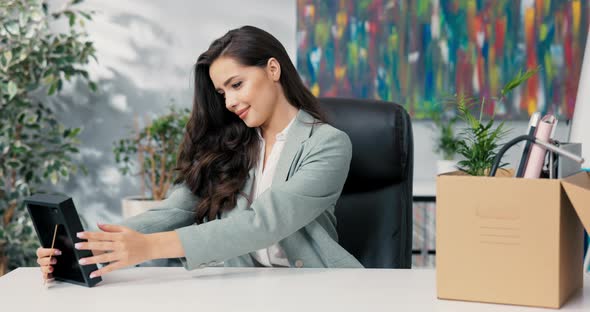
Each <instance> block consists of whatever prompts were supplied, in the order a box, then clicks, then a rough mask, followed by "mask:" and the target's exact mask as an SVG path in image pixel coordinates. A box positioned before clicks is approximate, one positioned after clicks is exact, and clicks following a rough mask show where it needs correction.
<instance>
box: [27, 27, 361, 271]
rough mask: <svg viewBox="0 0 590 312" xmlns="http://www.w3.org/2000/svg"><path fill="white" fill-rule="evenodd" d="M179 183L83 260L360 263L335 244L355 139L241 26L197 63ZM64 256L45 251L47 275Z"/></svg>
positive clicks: (276, 48) (267, 45)
mask: <svg viewBox="0 0 590 312" xmlns="http://www.w3.org/2000/svg"><path fill="white" fill-rule="evenodd" d="M193 102H194V103H193V110H192V113H191V118H190V120H189V122H188V124H187V126H186V134H185V136H184V140H183V143H182V145H181V147H180V152H179V155H178V161H177V168H176V169H177V171H178V176H179V177H178V179H177V180H176V183H175V184H176V187H175V188H174V190H173V192H172V193H171V195H170V196H169V197H168V198H167V199H166V200H164V201H162V202H161V204H160V206H159V207H160V208H156V209H153V210H150V211H148V212H146V213H143V214H141V215H139V216H136V217H133V218H130V219H128V220H125V222H124V223H123V224H121V225H103V224H99V228H100V229H101V230H102V232H81V233H78V237H80V238H82V239H86V240H87V242H83V243H78V244H76V248H78V249H88V250H92V251H93V254H94V256H92V257H89V258H86V259H82V260H81V264H83V265H87V264H93V263H105V262H109V265H107V266H104V267H102V268H101V269H99V270H97V271H95V272H93V273H92V274H91V277H96V276H101V275H104V274H106V273H108V272H111V271H113V270H116V269H119V268H122V267H126V266H130V265H134V264H137V263H141V262H144V261H148V260H152V259H160V258H175V257H178V258H181V261H182V262H183V264H184V266H185V268H187V269H189V270H191V269H195V268H199V267H205V266H207V265H213V264H216V263H218V262H221V261H223V262H224V264H225V265H226V266H283V267H362V265H361V264H360V263H359V262H358V261H357V260H356V259H355V258H354V257H353V256H351V255H350V254H349V253H348V252H346V251H345V250H344V249H343V248H342V247H341V246H339V245H338V243H337V234H336V228H335V223H336V220H335V217H334V206H335V205H336V201H337V199H338V197H339V196H340V192H341V191H342V187H343V185H344V181H345V180H346V176H347V174H348V169H349V165H350V158H351V144H350V140H349V138H348V136H347V135H346V134H345V133H343V132H342V131H339V130H337V129H335V128H333V127H332V126H330V125H328V124H326V123H325V121H324V118H323V116H322V114H321V113H320V112H319V109H318V103H317V100H316V99H315V97H314V96H313V95H312V94H311V93H310V92H309V90H307V89H306V88H305V86H304V85H303V83H302V82H301V79H300V78H299V75H298V73H297V71H296V69H295V67H294V66H293V64H292V62H291V61H290V59H289V57H288V55H287V52H286V51H285V48H284V47H283V46H282V45H281V43H280V42H279V41H278V40H277V39H276V38H274V37H273V36H272V35H270V34H269V33H267V32H265V31H263V30H261V29H258V28H255V27H252V26H244V27H242V28H239V29H234V30H231V31H229V32H228V33H227V34H225V35H224V36H223V37H221V38H219V39H217V40H215V41H214V42H213V43H212V44H211V46H210V47H209V49H208V50H207V51H205V52H204V53H203V54H201V56H199V59H198V61H197V64H196V66H195V94H194V101H193ZM52 251H54V252H56V254H58V251H57V250H51V249H48V248H40V249H39V250H38V251H37V255H38V263H39V264H40V265H41V269H42V271H43V273H44V277H45V278H47V277H48V274H49V273H51V272H52V266H51V264H54V263H55V261H59V255H58V256H57V257H53V258H52V261H53V262H52V263H49V255H50V254H51V253H52Z"/></svg>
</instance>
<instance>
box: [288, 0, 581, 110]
mask: <svg viewBox="0 0 590 312" xmlns="http://www.w3.org/2000/svg"><path fill="white" fill-rule="evenodd" d="M589 2H590V1H586V0H373V1H366V0H360V1H352V0H328V1H326V0H321V1H320V0H298V2H297V67H298V70H299V72H300V75H301V77H302V79H303V80H304V82H305V83H306V85H307V86H308V87H309V88H310V89H311V90H312V92H313V93H314V94H315V95H316V96H322V97H354V98H371V99H381V100H386V101H392V102H395V103H399V104H401V105H403V106H404V107H405V108H406V109H407V110H408V112H409V113H410V114H411V115H412V116H413V117H414V118H418V119H423V118H429V116H431V115H430V113H431V112H433V111H435V110H437V109H440V103H441V100H442V99H444V98H445V97H448V96H449V95H452V94H457V93H462V94H466V95H473V96H478V97H480V98H485V99H486V105H485V106H484V114H485V116H487V117H491V116H495V117H496V118H502V119H515V120H525V119H527V118H528V116H530V114H532V113H533V112H535V111H540V112H542V113H553V114H555V115H557V116H558V118H560V119H562V120H564V119H571V117H572V114H573V111H574V104H575V99H576V93H577V88H578V81H579V77H580V71H581V67H582V60H583V54H584V47H585V42H586V37H587V35H588V15H589V12H590V10H589V4H588V3H589ZM532 68H539V69H540V70H539V72H538V74H537V75H535V76H533V77H532V78H531V79H529V80H528V81H527V82H525V83H524V84H523V85H521V86H520V87H519V88H517V89H516V90H515V91H514V92H512V93H511V94H510V95H509V97H508V98H506V99H504V100H498V99H497V96H498V95H500V91H501V89H502V87H503V86H504V84H505V83H506V82H508V81H509V80H510V79H511V78H512V77H514V76H515V75H516V74H517V73H518V72H519V71H520V70H523V71H524V70H526V69H532Z"/></svg>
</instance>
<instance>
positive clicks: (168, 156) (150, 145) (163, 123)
mask: <svg viewBox="0 0 590 312" xmlns="http://www.w3.org/2000/svg"><path fill="white" fill-rule="evenodd" d="M189 116H190V110H189V109H187V108H185V109H181V110H177V109H176V108H175V107H174V106H173V105H171V106H170V111H169V113H167V114H166V115H164V116H161V117H158V118H156V119H154V120H152V121H150V122H149V124H148V125H147V126H145V127H144V128H142V129H138V127H137V123H136V127H135V131H133V133H132V135H131V136H130V137H128V138H124V139H120V140H118V141H116V142H114V143H113V145H114V147H113V152H114V154H115V161H116V162H117V164H119V170H120V171H121V173H123V174H124V175H126V174H133V175H138V176H139V178H140V180H141V185H142V194H143V195H144V196H145V197H146V198H151V199H154V200H161V199H163V198H164V197H165V196H166V192H167V191H168V189H169V187H170V185H171V184H172V182H173V181H174V174H173V169H174V167H175V166H176V156H177V149H178V147H179V146H180V144H181V143H182V138H183V136H184V128H185V127H186V124H187V122H188V119H189ZM134 168H137V169H136V172H132V171H133V169H134ZM146 185H147V188H148V189H149V193H148V192H146Z"/></svg>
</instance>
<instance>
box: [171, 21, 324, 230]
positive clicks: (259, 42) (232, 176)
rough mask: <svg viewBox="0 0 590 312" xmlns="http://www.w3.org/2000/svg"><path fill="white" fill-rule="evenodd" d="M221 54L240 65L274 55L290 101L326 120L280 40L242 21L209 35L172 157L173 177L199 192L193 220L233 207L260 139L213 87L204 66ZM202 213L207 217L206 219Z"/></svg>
mask: <svg viewBox="0 0 590 312" xmlns="http://www.w3.org/2000/svg"><path fill="white" fill-rule="evenodd" d="M221 56H226V57H231V58H233V59H234V60H235V61H237V62H238V63H240V64H241V65H244V66H258V67H261V68H264V67H265V66H266V65H267V62H268V60H269V59H270V58H271V57H274V58H275V59H276V60H277V61H278V63H279V64H280V66H281V76H280V80H279V82H280V84H281V86H282V89H283V92H284V93H285V97H286V98H287V100H288V101H289V103H290V104H291V105H293V106H295V107H297V108H299V109H303V110H305V111H306V112H308V113H309V114H310V115H312V116H313V117H314V118H315V119H316V120H317V121H318V122H325V118H324V115H323V114H322V113H321V111H320V110H319V105H318V102H317V99H316V98H315V97H314V96H313V94H312V93H311V92H310V91H309V90H308V89H307V88H306V87H305V85H304V84H303V82H302V81H301V78H300V77H299V74H298V73H297V70H296V69H295V66H294V65H293V63H292V62H291V60H290V59H289V56H288V54H287V51H286V50H285V48H284V47H283V45H282V44H281V43H280V42H279V41H278V40H277V39H276V38H275V37H273V36H272V35H271V34H269V33H268V32H266V31H264V30H262V29H259V28H256V27H253V26H243V27H241V28H237V29H233V30H230V31H229V32H227V33H226V34H225V35H223V37H221V38H219V39H217V40H215V41H213V43H211V45H210V46H209V49H208V50H207V51H205V52H204V53H203V54H201V55H200V56H199V58H198V60H197V64H196V65H195V72H194V74H195V93H194V98H193V110H192V113H191V116H190V119H189V121H188V123H187V125H186V133H185V135H184V139H183V142H182V144H181V146H180V150H179V153H178V159H177V168H176V170H177V172H178V173H179V174H178V178H177V179H176V180H175V183H176V184H178V183H183V182H184V183H185V184H186V185H187V187H188V188H189V189H190V190H191V191H192V192H193V194H195V195H197V196H199V197H200V201H199V203H198V204H197V206H196V207H195V211H196V220H195V221H196V222H197V223H202V222H204V221H207V220H209V221H210V220H213V219H215V218H217V216H218V213H220V212H221V211H225V210H230V209H232V208H233V207H235V205H236V202H237V199H238V196H240V195H243V196H246V197H247V195H246V194H240V190H241V189H242V188H243V187H244V184H245V183H246V180H247V179H248V172H249V171H250V169H251V168H253V167H254V166H255V165H256V161H257V159H258V154H259V148H260V147H259V141H258V136H257V133H256V130H255V129H254V128H249V127H247V126H246V124H245V123H244V122H243V121H242V120H241V119H239V117H238V116H236V114H234V113H232V112H230V111H229V110H227V109H226V107H225V100H224V98H223V95H220V94H219V93H217V92H216V91H215V87H214V86H213V82H212V81H211V78H210V76H209V67H210V66H211V64H212V63H213V61H215V60H216V59H217V58H219V57H221ZM205 218H206V219H205Z"/></svg>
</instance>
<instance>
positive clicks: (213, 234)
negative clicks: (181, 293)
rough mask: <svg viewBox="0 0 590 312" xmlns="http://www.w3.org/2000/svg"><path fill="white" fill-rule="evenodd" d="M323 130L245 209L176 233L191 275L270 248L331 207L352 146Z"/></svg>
mask: <svg viewBox="0 0 590 312" xmlns="http://www.w3.org/2000/svg"><path fill="white" fill-rule="evenodd" d="M327 130H329V132H328V131H326V132H327V133H326V132H324V133H322V134H321V135H318V133H316V134H315V135H316V138H315V139H316V140H317V142H313V143H314V145H313V146H311V147H310V151H309V153H307V154H306V156H304V157H305V158H304V159H302V161H301V164H300V166H299V168H298V169H297V171H296V172H295V173H294V174H293V176H291V177H290V178H289V180H288V181H286V182H284V183H278V184H276V185H273V186H271V187H270V189H268V190H267V191H266V192H264V193H263V194H261V195H260V196H259V197H258V198H257V199H256V200H255V201H254V202H253V203H252V205H251V206H250V207H249V208H248V209H245V210H241V211H236V212H233V213H232V214H231V215H230V216H229V217H227V218H224V219H220V220H213V221H210V222H207V223H204V224H200V225H199V226H195V225H192V226H187V227H183V228H180V229H176V230H175V231H176V232H177V233H178V238H179V239H180V242H181V244H182V246H183V247H184V251H185V255H184V256H185V258H186V264H185V267H186V268H187V269H189V270H190V269H194V268H198V267H200V266H201V265H206V264H208V263H210V262H219V261H225V260H227V259H229V258H233V257H236V256H240V255H243V254H246V253H248V252H251V251H253V250H258V249H261V248H265V247H267V246H270V245H272V244H274V243H276V242H278V241H280V240H282V239H283V238H285V237H287V236H289V235H291V234H292V233H294V232H296V231H297V230H299V229H301V228H302V227H304V226H306V225H307V224H309V223H310V222H311V221H313V220H314V219H315V218H317V217H318V216H319V215H320V214H321V213H322V212H324V211H325V210H326V209H328V208H330V207H333V206H335V205H336V202H337V200H338V198H339V197H340V193H341V191H342V188H343V186H344V182H345V181H346V177H347V175H348V170H349V167H350V160H351V156H352V145H351V143H350V139H349V138H348V136H347V135H346V134H345V133H344V132H341V131H339V130H336V129H334V128H328V129H327ZM310 140H311V138H310ZM308 143H312V142H308Z"/></svg>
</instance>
